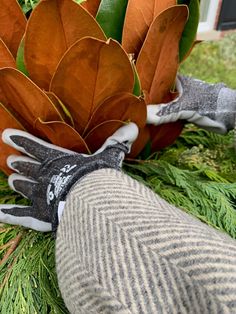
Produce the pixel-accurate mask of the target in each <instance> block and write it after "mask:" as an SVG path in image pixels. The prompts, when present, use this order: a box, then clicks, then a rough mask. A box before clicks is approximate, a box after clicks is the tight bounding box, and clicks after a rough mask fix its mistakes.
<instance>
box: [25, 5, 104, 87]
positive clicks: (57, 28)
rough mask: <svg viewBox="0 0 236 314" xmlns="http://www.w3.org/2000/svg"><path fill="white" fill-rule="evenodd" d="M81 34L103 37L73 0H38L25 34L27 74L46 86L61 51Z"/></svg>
mask: <svg viewBox="0 0 236 314" xmlns="http://www.w3.org/2000/svg"><path fill="white" fill-rule="evenodd" d="M85 36H92V37H95V38H99V39H103V40H106V37H105V35H104V33H103V31H102V29H101V28H100V26H99V25H98V23H97V22H96V21H95V19H94V18H93V17H92V16H91V15H90V14H89V13H88V12H87V11H86V10H85V9H84V8H82V7H81V6H80V5H79V4H77V3H76V2H74V1H73V0H42V1H41V2H40V3H39V4H38V5H37V7H36V8H35V9H34V10H33V11H32V13H31V16H30V18H29V21H28V26H27V30H26V34H25V63H26V68H27V70H28V71H29V74H30V78H31V79H32V80H33V81H34V82H36V84H37V85H39V87H41V88H44V89H45V90H48V87H49V83H50V81H51V78H52V76H53V74H54V72H55V70H56V67H57V65H58V63H59V61H60V59H61V58H62V56H63V55H64V53H65V52H66V51H67V49H68V48H69V47H70V46H72V45H73V44H74V43H75V42H76V41H77V40H79V39H80V38H83V37H85Z"/></svg>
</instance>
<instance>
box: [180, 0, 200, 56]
mask: <svg viewBox="0 0 236 314" xmlns="http://www.w3.org/2000/svg"><path fill="white" fill-rule="evenodd" d="M178 4H186V5H188V9H189V18H188V21H187V23H186V25H185V28H184V31H183V34H182V38H181V41H180V46H179V60H180V62H181V61H183V60H184V58H185V57H186V55H188V52H189V51H190V49H191V47H192V46H193V43H194V41H195V38H196V34H197V28H198V23H199V15H200V10H199V0H178Z"/></svg>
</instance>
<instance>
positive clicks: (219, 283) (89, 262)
mask: <svg viewBox="0 0 236 314" xmlns="http://www.w3.org/2000/svg"><path fill="white" fill-rule="evenodd" d="M56 260H57V272H58V280H59V285H60V289H61V291H62V295H63V297H64V300H65V302H66V305H67V306H68V308H69V310H70V311H71V313H93V312H94V313H98V312H102V313H161V312H164V313H167V312H169V313H172V312H173V313H174V312H180V313H190V312H191V313H228V312H231V313H232V312H233V311H235V310H236V297H235V296H236V284H235V282H236V242H235V241H234V240H232V239H231V238H230V237H228V236H227V235H224V234H222V233H220V232H217V231H216V230H214V229H212V228H210V227H207V226H206V225H204V224H202V223H201V222H199V221H198V220H196V219H194V218H192V217H191V216H188V215H187V214H185V213H184V212H182V211H181V210H179V209H177V208H175V207H173V206H172V205H169V204H168V203H166V202H165V201H163V200H162V199H160V198H159V197H157V196H156V195H155V194H154V193H152V192H151V191H150V190H149V189H147V188H146V187H144V186H143V185H141V184H139V183H138V182H137V181H135V180H133V179H131V178H130V177H128V176H126V175H124V174H123V173H121V172H117V171H115V170H99V171H95V172H93V173H92V174H90V175H88V176H86V177H85V178H84V179H83V180H82V181H81V182H80V184H78V185H77V186H75V187H74V189H73V191H72V192H71V193H70V195H69V197H68V199H67V202H66V207H65V211H64V214H63V216H62V220H61V223H60V225H59V228H58V233H57V242H56Z"/></svg>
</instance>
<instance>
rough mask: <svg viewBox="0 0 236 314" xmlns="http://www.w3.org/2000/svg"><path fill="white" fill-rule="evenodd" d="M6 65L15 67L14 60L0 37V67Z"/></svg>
mask: <svg viewBox="0 0 236 314" xmlns="http://www.w3.org/2000/svg"><path fill="white" fill-rule="evenodd" d="M6 67H9V68H15V67H16V61H15V59H14V58H13V55H12V54H11V52H10V50H9V49H8V48H7V46H6V44H5V43H4V41H3V40H1V38H0V68H6Z"/></svg>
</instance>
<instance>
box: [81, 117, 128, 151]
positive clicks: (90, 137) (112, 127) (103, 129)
mask: <svg viewBox="0 0 236 314" xmlns="http://www.w3.org/2000/svg"><path fill="white" fill-rule="evenodd" d="M125 124H126V123H124V122H123V121H118V120H110V121H106V122H103V123H101V124H100V125H97V126H96V127H95V128H94V129H92V130H91V131H90V132H89V133H88V134H87V135H86V136H85V138H84V140H85V142H86V144H87V145H88V147H89V149H90V151H91V152H92V153H94V152H96V151H97V150H98V149H99V148H100V147H101V146H102V145H103V144H104V142H105V141H106V139H107V138H108V137H109V136H111V135H112V134H113V133H115V131H116V130H118V129H119V128H120V127H121V126H122V125H125Z"/></svg>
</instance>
